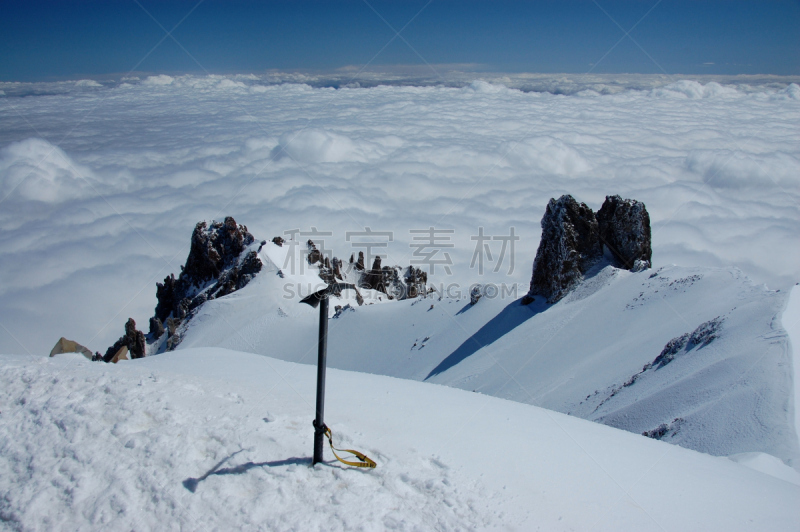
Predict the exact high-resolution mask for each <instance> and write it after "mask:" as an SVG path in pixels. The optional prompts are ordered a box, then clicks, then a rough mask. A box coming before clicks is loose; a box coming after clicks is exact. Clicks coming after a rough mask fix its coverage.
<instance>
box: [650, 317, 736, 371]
mask: <svg viewBox="0 0 800 532" xmlns="http://www.w3.org/2000/svg"><path fill="white" fill-rule="evenodd" d="M723 321H725V318H723V317H720V316H717V317H716V318H714V319H713V320H709V321H707V322H704V323H701V324H700V325H698V326H697V328H696V329H695V330H694V331H692V332H691V333H686V334H682V335H680V336H678V337H675V338H673V339H672V340H670V341H669V342H667V345H665V346H664V349H662V350H661V353H660V354H659V355H658V356H657V357H656V358H655V359H654V360H653V361H652V362H651V363H650V364H648V365H646V366H645V367H644V369H643V371H646V370H648V369H650V368H651V367H652V368H655V369H661V368H663V367H664V366H666V365H667V364H669V363H670V362H672V361H673V360H675V358H677V357H679V356H683V354H685V353H688V352H689V351H691V350H692V349H694V348H695V347H697V348H698V349H699V348H703V347H705V346H707V345H708V344H710V343H711V342H713V341H714V340H716V339H717V338H718V337H719V331H720V329H721V328H722V322H723Z"/></svg>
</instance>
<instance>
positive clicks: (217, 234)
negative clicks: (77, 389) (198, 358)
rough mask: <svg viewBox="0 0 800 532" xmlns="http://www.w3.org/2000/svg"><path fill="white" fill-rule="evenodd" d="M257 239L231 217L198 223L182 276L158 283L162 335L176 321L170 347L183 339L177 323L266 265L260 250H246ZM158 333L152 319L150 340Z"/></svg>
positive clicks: (237, 287) (157, 314)
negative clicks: (166, 325)
mask: <svg viewBox="0 0 800 532" xmlns="http://www.w3.org/2000/svg"><path fill="white" fill-rule="evenodd" d="M254 242H255V238H254V237H253V235H251V234H250V233H249V232H248V231H247V227H246V226H244V225H239V224H237V223H236V221H235V220H234V219H233V218H231V217H230V216H228V217H226V218H225V221H224V222H222V223H220V222H213V221H212V222H211V224H210V225H209V224H207V223H206V222H199V223H198V224H197V225H196V226H195V228H194V231H193V232H192V239H191V248H190V250H189V256H188V257H187V258H186V264H185V265H184V266H182V267H181V273H180V275H178V277H177V278H176V277H175V275H174V274H171V275H169V276H168V277H166V278H165V279H164V282H163V283H156V299H157V301H158V302H157V304H156V309H155V316H154V319H156V320H158V321H160V322H161V324H162V325H161V329H160V331H161V334H163V332H164V331H163V329H164V325H163V324H166V323H168V321H169V320H170V319H171V320H173V327H172V328H171V329H170V327H167V329H168V330H167V332H168V333H169V335H168V337H169V340H168V342H167V346H168V349H170V346H172V348H174V347H175V346H177V344H178V343H179V342H180V335H176V332H175V327H176V326H177V324H178V323H180V322H181V321H183V320H186V319H190V318H191V316H192V315H193V313H194V311H195V310H196V309H197V308H198V307H200V306H201V305H202V304H203V303H205V302H206V301H208V300H212V299H216V298H219V297H222V296H225V295H228V294H230V293H232V292H235V291H236V290H240V289H241V288H243V287H244V286H246V285H247V284H248V283H249V282H250V281H251V280H252V279H253V277H254V276H255V275H256V274H257V273H258V272H260V271H261V269H262V266H263V265H262V263H261V259H259V258H258V253H257V252H256V251H254V250H250V251H249V252H247V253H245V251H246V250H247V248H248V246H250V245H251V244H253V243H254ZM273 242H275V243H276V244H278V245H282V244H283V239H282V238H281V237H275V238H274V239H273ZM264 244H266V241H262V242H261V245H262V246H263V245H264ZM154 327H155V328H154ZM158 332H159V328H158V327H157V326H156V324H155V323H153V322H151V327H150V335H149V336H150V341H154V340H155V339H156V338H158V337H159V336H160V334H158V336H156V334H157V333H158ZM131 352H132V353H133V351H131ZM134 357H135V355H134Z"/></svg>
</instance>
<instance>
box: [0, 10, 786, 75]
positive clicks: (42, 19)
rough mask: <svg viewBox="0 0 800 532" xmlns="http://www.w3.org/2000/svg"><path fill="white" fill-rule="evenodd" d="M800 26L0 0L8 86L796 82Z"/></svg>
mask: <svg viewBox="0 0 800 532" xmlns="http://www.w3.org/2000/svg"><path fill="white" fill-rule="evenodd" d="M176 26H177V27H176ZM162 27H163V28H164V29H162ZM173 28H175V29H174V32H173V33H172V37H174V39H173V38H172V37H168V36H166V32H165V30H166V31H169V30H172V29H173ZM631 28H633V29H632V30H631ZM798 28H800V2H798V1H797V0H795V1H777V0H775V1H759V2H756V1H736V0H724V1H719V0H716V1H715V0H707V1H706V0H693V1H687V0H678V1H675V0H662V1H660V2H659V1H658V0H625V1H621V0H597V1H596V2H595V1H592V0H588V1H577V0H576V1H573V0H562V1H532V2H511V1H493V2H485V1H471V0H462V1H452V0H432V1H430V2H428V0H422V1H417V0H409V1H398V0H392V1H389V0H369V1H364V0H346V1H345V0H330V1H304V0H298V1H288V0H280V1H263V2H256V1H241V0H240V1H228V2H222V1H220V0H204V1H199V0H194V1H189V2H186V1H155V0H105V1H60V2H53V1H49V2H47V1H39V0H28V1H5V0H0V50H2V53H0V80H3V81H25V80H44V79H59V78H75V77H87V76H97V77H100V76H103V75H120V74H125V73H127V72H129V71H135V72H142V73H175V72H203V71H208V72H213V73H228V72H255V73H258V72H262V71H264V70H267V69H284V70H293V69H300V70H303V69H311V70H334V69H338V68H342V67H346V66H357V67H361V66H363V65H365V64H367V63H369V64H370V66H373V65H374V66H375V67H378V68H382V67H387V66H388V67H391V66H392V65H419V66H423V67H424V66H425V65H426V63H430V64H432V65H443V64H469V65H472V66H471V67H470V68H472V69H475V70H491V71H509V72H566V73H585V72H588V71H592V72H598V73H623V72H626V73H665V72H666V73H668V74H800V31H799V30H798ZM395 31H398V32H400V35H399V36H397V35H396V33H395ZM627 31H630V34H629V36H626V32H627ZM159 43H160V44H159Z"/></svg>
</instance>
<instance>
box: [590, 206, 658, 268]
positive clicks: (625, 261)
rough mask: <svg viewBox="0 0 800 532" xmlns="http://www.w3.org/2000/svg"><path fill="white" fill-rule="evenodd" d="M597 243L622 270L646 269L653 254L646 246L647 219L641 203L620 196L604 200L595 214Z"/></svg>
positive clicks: (648, 238) (648, 235)
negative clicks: (598, 229) (597, 230)
mask: <svg viewBox="0 0 800 532" xmlns="http://www.w3.org/2000/svg"><path fill="white" fill-rule="evenodd" d="M597 223H598V226H599V228H600V242H601V243H602V244H603V245H604V246H605V247H606V249H608V250H609V251H610V252H611V253H612V255H613V256H614V258H615V259H616V261H617V265H618V266H619V267H621V268H624V269H626V270H637V271H638V270H643V269H646V268H649V267H650V261H651V259H652V256H653V250H652V247H651V242H650V215H649V214H648V213H647V209H646V208H645V206H644V203H642V202H640V201H636V200H632V199H622V198H621V197H620V196H606V200H605V202H603V206H602V207H600V210H599V211H597Z"/></svg>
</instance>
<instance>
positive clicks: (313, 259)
mask: <svg viewBox="0 0 800 532" xmlns="http://www.w3.org/2000/svg"><path fill="white" fill-rule="evenodd" d="M306 245H307V246H308V263H309V264H316V263H317V262H319V261H320V260H321V259H322V253H320V252H319V250H318V249H317V245H316V244H314V242H313V241H312V240H309V241H308V242H307V243H306Z"/></svg>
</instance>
